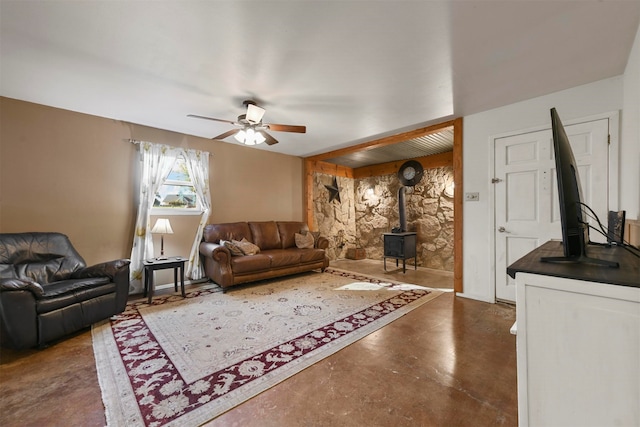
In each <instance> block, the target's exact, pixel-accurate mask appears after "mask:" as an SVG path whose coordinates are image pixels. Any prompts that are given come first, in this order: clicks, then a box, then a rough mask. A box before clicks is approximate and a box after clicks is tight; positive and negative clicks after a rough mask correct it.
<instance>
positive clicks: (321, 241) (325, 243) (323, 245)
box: [316, 236, 329, 249]
mask: <svg viewBox="0 0 640 427" xmlns="http://www.w3.org/2000/svg"><path fill="white" fill-rule="evenodd" d="M328 247H329V239H327V238H326V237H322V236H320V237H318V241H317V242H316V248H318V249H327V248H328Z"/></svg>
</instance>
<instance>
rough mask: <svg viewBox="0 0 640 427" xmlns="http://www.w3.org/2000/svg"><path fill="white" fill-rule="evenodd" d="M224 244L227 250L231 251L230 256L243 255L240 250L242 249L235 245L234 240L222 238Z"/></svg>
mask: <svg viewBox="0 0 640 427" xmlns="http://www.w3.org/2000/svg"><path fill="white" fill-rule="evenodd" d="M223 242H224V245H225V247H226V248H227V249H229V252H231V256H243V255H244V252H242V249H240V247H238V245H236V243H235V242H230V241H228V240H223Z"/></svg>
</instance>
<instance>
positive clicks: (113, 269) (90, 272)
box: [71, 259, 131, 280]
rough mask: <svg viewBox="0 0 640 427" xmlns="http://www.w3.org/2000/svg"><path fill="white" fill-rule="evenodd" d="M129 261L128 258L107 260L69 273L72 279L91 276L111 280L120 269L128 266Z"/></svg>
mask: <svg viewBox="0 0 640 427" xmlns="http://www.w3.org/2000/svg"><path fill="white" fill-rule="evenodd" d="M130 263H131V261H129V260H128V259H118V260H115V261H107V262H103V263H100V264H96V265H92V266H91V267H85V268H82V269H80V270H77V271H74V272H73V274H72V275H71V278H72V279H87V278H91V277H108V278H109V279H111V280H113V278H114V277H116V275H117V274H118V272H119V271H120V270H122V269H123V268H125V267H127V266H129V264H130Z"/></svg>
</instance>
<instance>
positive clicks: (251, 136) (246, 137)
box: [233, 128, 266, 145]
mask: <svg viewBox="0 0 640 427" xmlns="http://www.w3.org/2000/svg"><path fill="white" fill-rule="evenodd" d="M233 137H234V138H235V139H236V140H237V141H238V142H241V143H242V144H244V145H257V144H262V143H263V142H265V141H266V138H265V137H264V135H263V134H262V133H261V132H256V131H255V129H253V128H248V129H246V130H245V129H241V130H239V131H238V132H237V133H236V134H235V135H234V136H233Z"/></svg>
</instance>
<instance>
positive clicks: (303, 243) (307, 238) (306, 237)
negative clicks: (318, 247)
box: [296, 233, 314, 249]
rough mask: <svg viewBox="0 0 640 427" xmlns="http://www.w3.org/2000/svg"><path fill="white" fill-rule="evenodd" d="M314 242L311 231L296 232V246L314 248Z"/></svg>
mask: <svg viewBox="0 0 640 427" xmlns="http://www.w3.org/2000/svg"><path fill="white" fill-rule="evenodd" d="M313 242H314V240H313V235H312V234H311V233H307V234H300V233H296V247H298V248H299V249H311V248H313Z"/></svg>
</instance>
